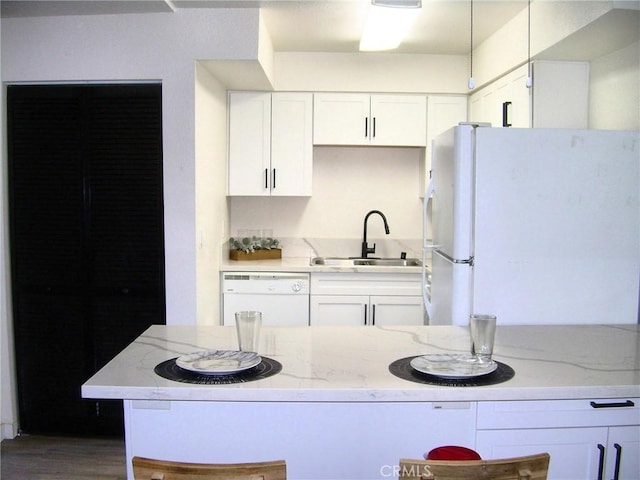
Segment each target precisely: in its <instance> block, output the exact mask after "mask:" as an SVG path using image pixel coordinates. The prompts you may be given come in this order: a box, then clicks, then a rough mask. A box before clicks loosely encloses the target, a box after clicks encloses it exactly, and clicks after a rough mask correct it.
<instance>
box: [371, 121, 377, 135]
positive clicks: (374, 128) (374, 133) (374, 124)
mask: <svg viewBox="0 0 640 480" xmlns="http://www.w3.org/2000/svg"><path fill="white" fill-rule="evenodd" d="M371 136H372V137H373V138H376V117H373V132H372V134H371Z"/></svg>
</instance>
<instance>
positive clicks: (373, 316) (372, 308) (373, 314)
mask: <svg viewBox="0 0 640 480" xmlns="http://www.w3.org/2000/svg"><path fill="white" fill-rule="evenodd" d="M375 324H376V305H375V303H374V304H373V305H371V325H375Z"/></svg>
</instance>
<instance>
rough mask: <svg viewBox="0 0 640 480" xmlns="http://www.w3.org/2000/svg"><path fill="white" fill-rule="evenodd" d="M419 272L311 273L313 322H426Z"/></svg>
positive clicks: (369, 323)
mask: <svg viewBox="0 0 640 480" xmlns="http://www.w3.org/2000/svg"><path fill="white" fill-rule="evenodd" d="M420 282H421V276H420V274H386V273H382V274H379V273H335V274H334V273H312V274H311V297H310V300H309V317H310V324H311V325H332V326H339V325H343V326H357V325H379V326H385V325H424V323H425V322H424V309H423V306H422V297H421V296H420V285H421V283H420Z"/></svg>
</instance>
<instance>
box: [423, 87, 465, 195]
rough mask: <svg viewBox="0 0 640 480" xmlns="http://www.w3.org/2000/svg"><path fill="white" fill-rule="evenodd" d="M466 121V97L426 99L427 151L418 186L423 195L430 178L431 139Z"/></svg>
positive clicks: (433, 96)
mask: <svg viewBox="0 0 640 480" xmlns="http://www.w3.org/2000/svg"><path fill="white" fill-rule="evenodd" d="M466 120H467V97H466V96H462V95H459V96H453V95H430V96H428V97H427V151H426V155H425V163H424V173H423V175H422V177H421V178H424V180H425V183H424V184H421V186H420V192H421V193H420V195H421V196H422V195H424V190H425V186H426V183H428V182H429V179H430V178H431V154H432V151H431V144H432V142H433V139H434V138H436V137H437V136H438V135H440V134H441V133H442V132H444V131H446V130H448V129H449V128H451V127H455V126H456V125H458V124H459V123H460V122H465V121H466Z"/></svg>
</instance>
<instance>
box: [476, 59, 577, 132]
mask: <svg viewBox="0 0 640 480" xmlns="http://www.w3.org/2000/svg"><path fill="white" fill-rule="evenodd" d="M531 67H532V80H533V83H532V87H531V88H527V81H526V80H527V76H528V66H527V65H526V64H525V65H523V66H521V67H520V68H518V69H516V70H514V71H513V72H511V73H509V74H507V75H505V76H504V77H502V78H499V79H498V80H496V81H495V82H493V83H491V84H489V85H487V86H486V87H484V88H482V89H481V90H479V91H477V92H476V93H474V94H473V95H471V97H470V99H469V118H470V120H472V121H474V122H490V123H491V125H492V126H494V127H520V128H528V127H534V128H588V121H589V116H588V107H589V64H588V63H587V62H558V61H535V62H533V64H532V66H531Z"/></svg>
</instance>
